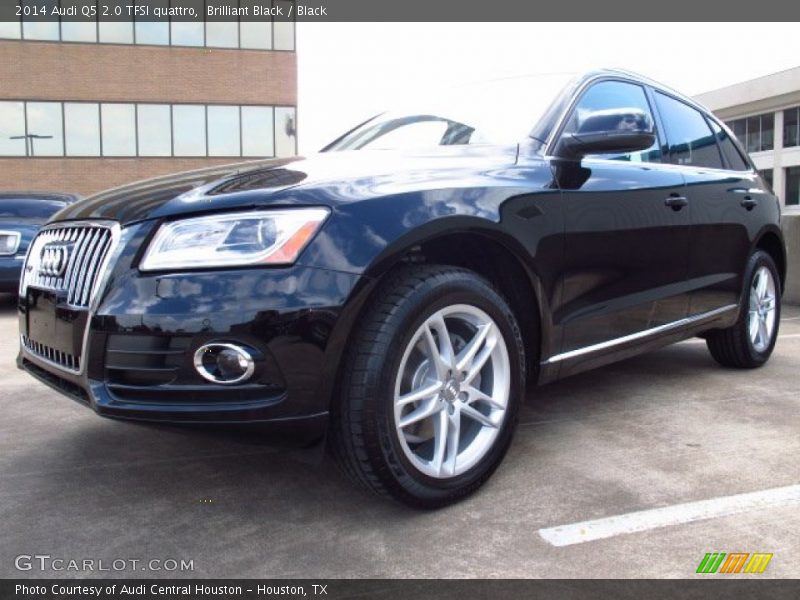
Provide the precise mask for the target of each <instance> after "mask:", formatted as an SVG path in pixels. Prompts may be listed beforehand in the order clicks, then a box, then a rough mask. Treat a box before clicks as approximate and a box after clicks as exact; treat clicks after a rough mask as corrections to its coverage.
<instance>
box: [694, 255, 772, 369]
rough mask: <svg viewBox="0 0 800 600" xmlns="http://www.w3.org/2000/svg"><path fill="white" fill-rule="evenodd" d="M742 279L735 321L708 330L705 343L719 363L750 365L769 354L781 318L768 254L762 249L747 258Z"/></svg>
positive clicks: (725, 364)
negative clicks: (738, 308)
mask: <svg viewBox="0 0 800 600" xmlns="http://www.w3.org/2000/svg"><path fill="white" fill-rule="evenodd" d="M745 283H746V286H747V287H746V288H745V291H744V294H743V298H742V306H741V307H740V314H739V319H738V321H737V322H736V323H735V324H734V325H733V326H731V327H729V328H727V329H721V330H717V331H711V332H709V333H708V335H707V337H706V344H707V345H708V349H709V351H710V352H711V356H713V357H714V359H715V360H716V361H717V362H718V363H720V364H721V365H723V366H726V367H734V368H739V369H752V368H755V367H760V366H761V365H763V364H764V363H765V362H767V360H768V359H769V357H770V355H771V354H772V350H773V349H774V348H775V341H776V340H777V338H778V326H779V324H780V318H781V287H780V285H781V284H780V278H779V277H778V270H777V269H776V268H775V261H773V260H772V257H771V256H770V255H769V254H767V253H766V252H764V251H763V250H757V251H756V252H754V253H753V255H752V256H751V257H750V259H749V260H748V261H747V268H746V269H745Z"/></svg>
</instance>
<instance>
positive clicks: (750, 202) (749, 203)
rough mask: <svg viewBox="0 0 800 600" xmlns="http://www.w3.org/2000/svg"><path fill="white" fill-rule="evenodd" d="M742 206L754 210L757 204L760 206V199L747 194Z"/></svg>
mask: <svg viewBox="0 0 800 600" xmlns="http://www.w3.org/2000/svg"><path fill="white" fill-rule="evenodd" d="M741 204H742V206H744V207H745V208H746V209H747V210H753V209H754V208H755V207H756V206H758V200H756V199H755V198H753V197H752V196H745V197H744V200H742V203H741Z"/></svg>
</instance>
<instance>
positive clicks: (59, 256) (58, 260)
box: [39, 244, 69, 277]
mask: <svg viewBox="0 0 800 600" xmlns="http://www.w3.org/2000/svg"><path fill="white" fill-rule="evenodd" d="M68 259H69V248H68V247H67V246H64V245H61V244H59V245H55V244H51V245H48V246H45V247H44V248H42V254H41V255H40V257H39V275H43V276H45V277H61V276H62V275H63V274H64V271H66V270H67V260H68Z"/></svg>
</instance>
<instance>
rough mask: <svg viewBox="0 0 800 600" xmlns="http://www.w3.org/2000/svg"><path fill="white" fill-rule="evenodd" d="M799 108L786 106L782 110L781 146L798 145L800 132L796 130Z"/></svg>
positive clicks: (799, 143) (799, 121)
mask: <svg viewBox="0 0 800 600" xmlns="http://www.w3.org/2000/svg"><path fill="white" fill-rule="evenodd" d="M799 112H800V108H798V107H795V108H787V109H786V110H785V111H783V147H784V148H791V147H793V146H800V139H798V138H800V132H799V131H798V123H800V118H799V117H800V115H799V114H798V113H799Z"/></svg>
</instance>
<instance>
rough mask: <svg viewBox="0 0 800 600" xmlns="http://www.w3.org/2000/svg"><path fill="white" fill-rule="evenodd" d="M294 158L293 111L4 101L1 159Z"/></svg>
mask: <svg viewBox="0 0 800 600" xmlns="http://www.w3.org/2000/svg"><path fill="white" fill-rule="evenodd" d="M296 152H297V135H296V111H295V108H294V107H293V106H238V105H205V104H150V103H137V104H134V103H123V102H108V103H96V102H34V101H27V102H26V101H0V156H21V157H24V156H28V157H32V156H66V157H89V156H93V157H97V156H108V157H113V156H119V157H124V156H130V157H134V156H141V157H148V156H153V157H158V156H162V157H169V156H175V157H195V156H196V157H203V156H229V157H269V156H280V157H283V156H293V155H294V154H296Z"/></svg>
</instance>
